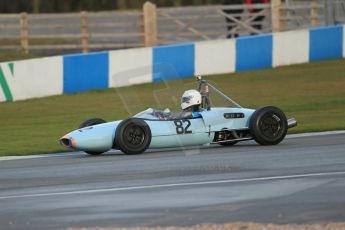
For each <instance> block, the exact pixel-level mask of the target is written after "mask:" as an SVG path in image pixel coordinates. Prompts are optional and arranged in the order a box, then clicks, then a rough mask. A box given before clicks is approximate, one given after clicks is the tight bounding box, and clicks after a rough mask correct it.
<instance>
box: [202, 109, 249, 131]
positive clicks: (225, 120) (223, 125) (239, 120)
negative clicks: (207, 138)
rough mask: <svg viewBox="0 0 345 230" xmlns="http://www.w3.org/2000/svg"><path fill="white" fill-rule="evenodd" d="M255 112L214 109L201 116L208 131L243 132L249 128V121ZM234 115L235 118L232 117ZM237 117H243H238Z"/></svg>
mask: <svg viewBox="0 0 345 230" xmlns="http://www.w3.org/2000/svg"><path fill="white" fill-rule="evenodd" d="M254 111H255V110H253V109H245V108H213V109H211V110H210V111H204V112H201V116H202V118H203V120H204V123H205V126H206V129H207V130H210V131H211V132H216V131H220V130H222V129H230V130H241V129H248V128H249V121H250V118H251V116H252V114H253V113H254ZM233 115H234V116H235V117H231V116H233ZM237 115H241V116H240V117H236V116H237ZM226 116H228V117H226Z"/></svg>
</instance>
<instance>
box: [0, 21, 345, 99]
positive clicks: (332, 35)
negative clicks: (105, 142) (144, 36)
mask: <svg viewBox="0 0 345 230" xmlns="http://www.w3.org/2000/svg"><path fill="white" fill-rule="evenodd" d="M344 47H345V26H344V25H339V26H330V27H322V28H312V29H309V30H298V31H289V32H282V33H274V34H265V35H258V36H250V37H240V38H237V39H228V40H216V41H205V42H196V43H192V44H179V45H171V46H159V47H153V48H139V49H128V50H116V51H109V52H99V53H91V54H77V55H65V56H58V57H48V58H38V59H32V60H24V61H15V62H7V63H0V101H15V100H23V99H28V98H35V97H44V96H51V95H59V94H63V93H73V92H81V91H85V90H90V89H103V88H108V87H121V86H127V85H133V84H140V83H147V82H155V81H161V80H170V79H176V78H185V77H190V76H193V75H196V74H220V73H231V72H238V71H244V70H255V69H262V68H271V67H276V66H282V65H291V64H298V63H306V62H309V61H318V60H326V59H334V58H342V57H345V48H344Z"/></svg>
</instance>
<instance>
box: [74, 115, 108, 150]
mask: <svg viewBox="0 0 345 230" xmlns="http://www.w3.org/2000/svg"><path fill="white" fill-rule="evenodd" d="M103 123H106V121H105V120H103V119H101V118H91V119H89V120H86V121H84V122H83V123H81V124H80V125H79V129H81V128H85V127H89V126H93V125H99V124H103ZM85 152H86V153H87V154H90V155H94V156H95V155H101V154H102V153H104V152H91V151H85Z"/></svg>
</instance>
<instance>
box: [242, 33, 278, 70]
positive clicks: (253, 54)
mask: <svg viewBox="0 0 345 230" xmlns="http://www.w3.org/2000/svg"><path fill="white" fill-rule="evenodd" d="M272 40H273V37H272V34H266V35H259V36H252V37H241V38H237V39H236V71H243V70H255V69H263V68H271V67H272V47H273V41H272Z"/></svg>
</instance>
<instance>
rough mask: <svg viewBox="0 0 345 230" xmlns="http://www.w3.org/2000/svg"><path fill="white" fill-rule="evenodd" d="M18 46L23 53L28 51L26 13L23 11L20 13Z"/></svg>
mask: <svg viewBox="0 0 345 230" xmlns="http://www.w3.org/2000/svg"><path fill="white" fill-rule="evenodd" d="M20 47H21V50H22V52H23V53H25V54H28V53H29V38H28V15H27V13H25V12H23V13H21V14H20Z"/></svg>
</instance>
